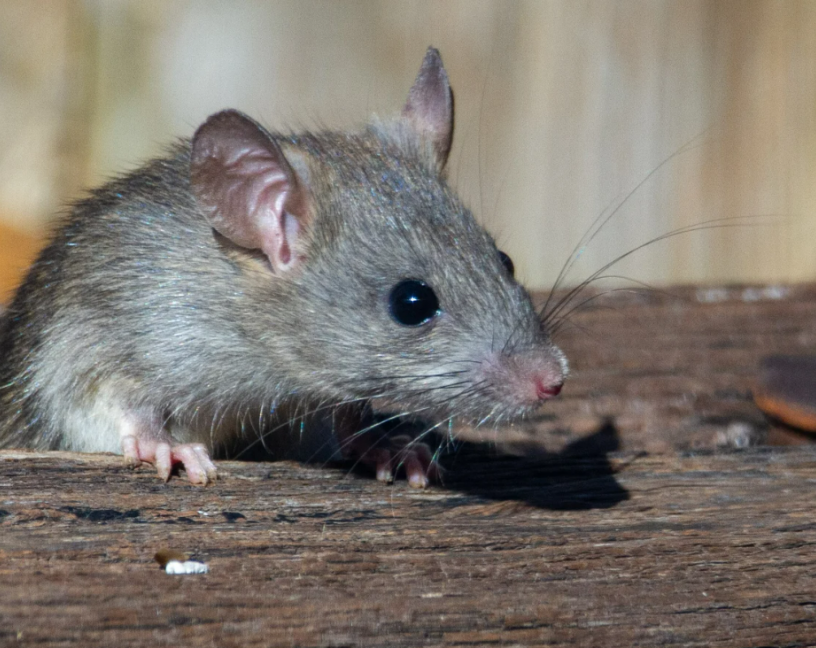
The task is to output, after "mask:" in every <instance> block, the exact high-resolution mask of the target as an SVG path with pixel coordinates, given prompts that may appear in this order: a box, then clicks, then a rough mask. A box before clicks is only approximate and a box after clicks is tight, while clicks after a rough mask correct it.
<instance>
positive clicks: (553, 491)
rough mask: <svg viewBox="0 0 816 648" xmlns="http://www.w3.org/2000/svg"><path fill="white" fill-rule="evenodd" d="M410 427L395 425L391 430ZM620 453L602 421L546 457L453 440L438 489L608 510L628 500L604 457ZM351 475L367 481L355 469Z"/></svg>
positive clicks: (614, 434)
mask: <svg viewBox="0 0 816 648" xmlns="http://www.w3.org/2000/svg"><path fill="white" fill-rule="evenodd" d="M410 425H411V424H410V423H405V422H399V423H397V424H395V425H393V426H390V425H389V426H384V427H386V428H390V427H393V428H394V430H392V431H399V430H400V429H404V426H410ZM619 448H620V439H619V436H618V430H617V428H616V427H615V426H614V424H613V423H612V421H606V422H604V423H603V424H602V425H601V427H600V428H599V429H598V430H597V431H596V432H595V433H593V434H591V435H589V436H586V437H582V438H581V439H578V440H576V441H574V442H573V443H571V444H570V445H569V446H567V447H566V448H564V450H562V451H561V452H558V453H552V452H546V451H544V450H542V448H541V446H540V445H538V444H531V446H530V448H529V449H528V450H527V451H526V452H525V451H524V449H523V448H522V449H521V450H522V454H523V456H517V455H508V454H503V453H501V452H500V451H499V450H498V449H497V448H496V446H495V445H494V444H491V443H473V442H469V441H454V442H452V444H451V446H450V448H449V449H448V450H447V451H446V452H443V453H442V456H441V457H440V460H439V462H440V465H441V466H442V468H443V470H444V473H443V475H442V481H441V484H439V486H440V487H442V488H444V489H445V490H450V491H459V492H461V493H467V494H470V495H476V496H478V497H482V498H485V499H490V500H502V501H506V500H516V501H522V502H526V503H527V504H531V505H533V506H536V507H539V508H546V509H553V510H586V509H594V508H611V507H613V506H615V505H616V504H618V503H619V502H622V501H624V500H627V499H629V492H628V491H627V490H626V489H625V488H623V487H622V486H621V485H620V484H619V483H618V482H617V480H616V479H615V469H614V468H613V467H612V465H611V464H610V462H609V458H608V457H607V454H608V453H610V452H614V451H616V450H618V449H619ZM350 470H351V471H352V472H354V473H358V474H364V475H366V476H368V477H370V476H371V475H370V471H368V470H367V469H366V468H365V467H363V466H361V465H360V464H356V465H353V466H351V467H350Z"/></svg>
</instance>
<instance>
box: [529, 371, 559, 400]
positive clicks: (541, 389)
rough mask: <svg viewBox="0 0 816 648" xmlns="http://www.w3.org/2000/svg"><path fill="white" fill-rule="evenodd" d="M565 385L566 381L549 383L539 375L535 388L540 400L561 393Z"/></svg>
mask: <svg viewBox="0 0 816 648" xmlns="http://www.w3.org/2000/svg"><path fill="white" fill-rule="evenodd" d="M563 386H564V381H563V380H562V381H561V382H557V383H548V382H547V380H546V379H544V378H541V377H538V378H536V379H535V389H536V395H537V396H538V400H547V399H548V398H555V397H556V396H558V394H560V393H561V388H562V387H563Z"/></svg>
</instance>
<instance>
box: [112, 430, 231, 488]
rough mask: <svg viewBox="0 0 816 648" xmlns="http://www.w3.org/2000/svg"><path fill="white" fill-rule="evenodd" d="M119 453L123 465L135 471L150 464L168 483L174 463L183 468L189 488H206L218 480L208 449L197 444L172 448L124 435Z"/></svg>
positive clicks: (157, 442)
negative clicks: (123, 462)
mask: <svg viewBox="0 0 816 648" xmlns="http://www.w3.org/2000/svg"><path fill="white" fill-rule="evenodd" d="M122 453H123V454H124V460H125V464H126V465H128V466H130V467H137V466H139V465H141V464H142V462H147V463H150V464H153V466H154V467H155V468H156V472H157V473H158V475H159V477H160V478H161V479H162V480H163V481H168V480H169V479H170V475H171V474H172V472H173V465H174V464H177V463H180V464H181V465H182V466H184V469H185V470H186V471H187V479H188V480H189V481H190V483H191V484H197V485H201V486H206V485H207V484H208V483H210V482H212V481H215V480H216V478H217V476H218V471H217V469H216V467H215V464H213V462H212V461H211V460H210V455H209V453H208V452H207V449H206V448H205V447H204V446H203V445H202V444H200V443H179V444H172V443H171V442H169V441H165V440H160V439H152V438H147V439H145V438H143V437H139V436H135V435H126V436H123V437H122Z"/></svg>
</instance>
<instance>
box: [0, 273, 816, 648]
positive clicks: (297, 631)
mask: <svg viewBox="0 0 816 648" xmlns="http://www.w3.org/2000/svg"><path fill="white" fill-rule="evenodd" d="M717 294H719V295H720V296H721V297H722V300H721V301H711V299H710V298H711V297H712V295H714V296H716V295H717ZM763 294H765V295H766V297H764V298H760V299H756V300H754V299H753V298H750V297H751V295H752V293H746V292H745V289H729V290H728V291H725V292H724V293H706V292H699V291H695V290H691V289H689V290H687V291H685V292H684V291H677V292H676V293H675V295H674V296H672V297H669V296H661V295H658V294H652V295H649V296H646V297H625V298H621V297H616V298H615V299H614V300H613V302H614V303H613V306H614V309H613V310H608V309H607V308H593V309H589V310H586V311H585V312H583V313H580V314H578V315H576V318H575V324H576V325H577V326H579V327H580V329H578V328H576V329H575V330H573V331H572V332H570V333H565V334H564V335H562V336H561V337H560V340H561V343H562V344H563V346H564V347H565V349H566V350H567V352H568V354H569V355H570V357H571V358H572V361H573V366H574V374H573V377H572V380H571V382H570V383H569V384H568V385H567V387H566V388H565V390H564V398H562V399H559V400H558V401H556V402H554V403H553V406H552V407H550V408H548V409H547V410H546V411H545V412H544V413H543V414H542V415H541V416H540V417H539V418H538V419H536V420H534V421H531V422H529V423H528V424H525V425H523V426H519V427H517V428H515V429H512V430H508V431H504V432H502V433H501V434H500V433H490V434H488V435H485V436H487V437H491V438H493V439H496V438H499V437H500V436H504V435H505V434H506V436H507V438H508V441H507V443H505V444H500V445H501V447H499V446H497V445H496V444H495V443H493V442H490V443H477V439H475V438H472V439H471V440H470V441H460V442H458V443H457V444H456V446H455V447H454V448H452V449H451V452H450V453H449V454H448V456H447V457H445V460H444V461H445V466H446V473H445V479H444V483H443V484H441V485H439V486H436V487H433V488H430V489H428V490H425V491H416V490H412V489H410V488H408V487H407V485H406V484H405V483H404V482H401V483H397V484H395V485H393V486H384V485H382V484H379V483H376V482H374V481H373V480H371V479H369V478H368V477H367V476H364V475H358V474H356V473H355V472H354V471H353V470H352V469H351V467H350V466H348V465H334V466H304V465H299V464H295V463H290V462H276V463H262V462H257V463H250V462H221V463H220V464H219V468H220V469H221V471H222V477H221V479H220V480H219V481H218V482H217V483H216V484H214V485H213V486H211V487H207V488H196V487H193V486H190V485H188V484H187V483H185V481H184V480H183V479H181V478H174V479H173V480H171V482H170V483H168V484H164V483H161V482H160V481H158V479H157V478H156V477H155V475H154V474H153V472H152V471H151V470H150V469H148V468H145V469H140V470H137V471H130V470H128V469H126V468H124V467H123V466H122V465H121V463H120V459H119V458H118V457H112V456H107V455H77V454H69V453H47V454H37V453H29V452H13V451H5V452H2V453H0V493H2V495H0V645H2V646H6V645H9V646H69V645H70V646H85V647H89V648H94V647H96V646H100V647H101V646H148V645H149V646H164V645H175V646H241V647H249V646H259V647H260V646H304V647H305V646H315V647H316V646H484V645H496V646H499V645H502V646H533V645H535V646H543V645H559V646H582V647H583V646H604V647H606V646H655V645H661V646H723V647H730V646H734V647H737V646H788V647H794V646H810V645H814V644H816V551H814V548H815V547H816V447H814V446H813V445H803V446H800V447H794V448H781V447H770V446H767V445H763V444H765V443H767V442H768V440H769V439H770V440H773V438H774V437H773V431H774V427H773V426H771V425H770V424H769V423H767V422H766V421H765V420H764V419H763V418H762V417H761V415H760V414H759V413H758V412H757V410H756V409H755V408H754V406H753V404H752V402H751V400H750V389H749V387H750V382H751V380H752V376H753V375H754V372H755V368H756V366H757V362H758V359H759V358H760V357H761V356H762V355H763V354H764V353H772V352H773V353H776V352H796V351H797V350H798V351H802V350H804V349H806V348H808V347H809V346H812V347H814V348H816V344H815V343H814V335H816V333H815V332H814V330H813V329H814V327H813V326H812V322H813V321H814V320H813V316H814V304H816V299H814V296H815V295H816V292H814V287H808V286H804V287H799V288H788V289H785V291H783V294H781V296H779V295H778V296H777V297H773V296H772V295H774V294H777V293H773V292H766V293H763ZM599 334H601V335H603V338H602V340H601V342H600V343H598V342H597V339H596V338H597V336H598V335H599ZM740 425H744V426H747V428H740V427H739V426H740ZM735 426H736V427H735ZM745 429H748V430H749V431H751V432H752V434H753V433H755V434H754V435H753V436H752V435H751V434H747V435H743V436H740V434H739V432H740V430H742V432H745ZM728 430H731V431H732V432H733V433H734V434H732V436H733V439H732V442H728ZM473 436H474V437H475V436H478V435H473ZM740 439H741V440H740ZM488 440H490V439H488ZM802 440H803V441H804V440H806V439H805V438H804V437H803V438H802ZM743 441H745V443H743ZM721 442H722V443H721ZM740 445H746V446H748V447H746V448H742V449H739V448H735V446H740ZM753 446H757V447H753ZM718 448H719V449H718ZM504 449H507V450H510V451H512V452H514V453H515V454H516V455H522V454H523V455H525V456H523V457H522V456H509V455H508V454H503V450H504ZM163 549H175V550H179V551H183V552H187V553H188V554H190V555H191V556H192V557H194V558H197V559H199V560H202V561H205V562H206V563H207V564H208V565H209V568H210V572H209V574H207V575H195V576H168V575H166V574H164V573H163V572H162V571H161V569H160V568H159V566H158V565H157V564H156V563H155V562H154V561H153V556H154V554H155V553H156V552H157V551H159V550H163Z"/></svg>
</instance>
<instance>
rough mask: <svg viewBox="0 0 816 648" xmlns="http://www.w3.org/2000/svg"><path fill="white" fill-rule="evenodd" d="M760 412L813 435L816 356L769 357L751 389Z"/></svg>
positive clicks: (815, 425)
mask: <svg viewBox="0 0 816 648" xmlns="http://www.w3.org/2000/svg"><path fill="white" fill-rule="evenodd" d="M754 401H755V402H756V404H757V406H758V407H759V409H761V410H762V411H763V412H765V413H766V414H768V415H769V416H772V417H773V418H775V419H778V420H780V421H782V422H783V423H785V424H787V425H790V426H792V427H795V428H799V429H801V430H806V431H808V432H816V356H770V357H768V358H765V359H764V360H763V361H762V365H761V367H760V370H759V378H758V380H757V382H756V385H755V387H754Z"/></svg>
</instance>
